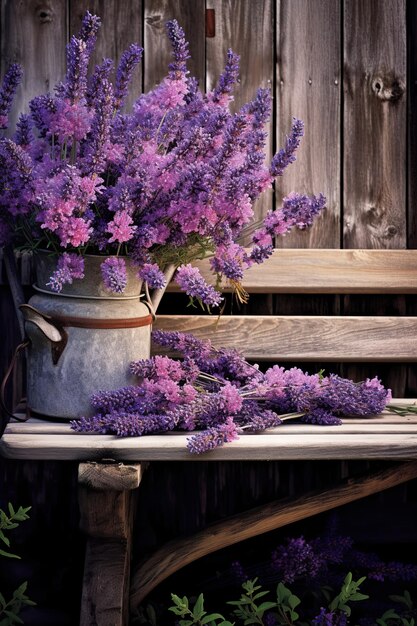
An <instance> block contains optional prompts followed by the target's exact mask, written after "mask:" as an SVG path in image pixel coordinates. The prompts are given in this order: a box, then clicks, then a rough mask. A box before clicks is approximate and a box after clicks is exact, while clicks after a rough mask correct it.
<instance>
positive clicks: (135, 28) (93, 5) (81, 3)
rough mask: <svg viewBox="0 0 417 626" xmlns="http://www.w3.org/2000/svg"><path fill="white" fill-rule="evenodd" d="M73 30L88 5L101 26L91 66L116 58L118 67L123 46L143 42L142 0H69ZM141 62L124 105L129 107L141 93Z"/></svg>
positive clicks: (77, 25)
mask: <svg viewBox="0 0 417 626" xmlns="http://www.w3.org/2000/svg"><path fill="white" fill-rule="evenodd" d="M69 8H70V32H71V34H76V33H77V32H78V31H79V29H80V26H81V20H82V18H83V16H84V14H85V12H86V10H87V9H88V10H89V11H90V13H93V14H95V15H98V16H99V17H100V18H101V21H102V23H101V28H100V31H99V34H98V37H97V43H96V47H95V50H94V54H93V55H92V57H91V69H93V68H94V66H95V65H96V64H97V63H101V61H102V60H103V59H104V58H110V59H113V60H114V62H115V67H116V68H117V65H118V63H119V61H120V57H121V55H122V54H123V52H124V50H125V49H126V48H127V47H128V46H129V45H130V44H131V43H138V44H139V45H141V46H143V24H142V0H135V2H109V1H108V0H107V2H106V0H69ZM142 81H143V76H142V65H140V67H136V69H135V71H134V73H133V77H132V82H131V85H130V88H129V94H128V97H127V98H126V104H125V108H126V110H129V108H130V107H131V105H132V104H133V102H134V101H135V100H136V99H137V98H138V97H139V95H140V94H141V93H142Z"/></svg>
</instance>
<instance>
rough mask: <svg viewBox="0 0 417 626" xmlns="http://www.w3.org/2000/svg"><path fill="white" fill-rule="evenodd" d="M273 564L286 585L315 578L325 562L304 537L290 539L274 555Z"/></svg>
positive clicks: (272, 557)
mask: <svg viewBox="0 0 417 626" xmlns="http://www.w3.org/2000/svg"><path fill="white" fill-rule="evenodd" d="M271 564H272V567H273V569H274V570H275V571H276V572H277V573H278V575H279V576H280V579H281V580H282V581H283V582H284V583H292V582H294V580H297V579H298V578H302V577H308V578H315V577H316V576H317V574H318V573H319V571H320V569H321V567H322V565H323V561H322V560H321V558H320V556H319V555H318V554H316V552H315V551H314V549H313V548H312V546H311V545H310V543H308V542H307V541H306V540H305V539H304V537H298V538H293V539H289V540H288V541H287V543H286V544H283V545H281V546H278V547H277V548H276V550H274V552H273V553H272V556H271Z"/></svg>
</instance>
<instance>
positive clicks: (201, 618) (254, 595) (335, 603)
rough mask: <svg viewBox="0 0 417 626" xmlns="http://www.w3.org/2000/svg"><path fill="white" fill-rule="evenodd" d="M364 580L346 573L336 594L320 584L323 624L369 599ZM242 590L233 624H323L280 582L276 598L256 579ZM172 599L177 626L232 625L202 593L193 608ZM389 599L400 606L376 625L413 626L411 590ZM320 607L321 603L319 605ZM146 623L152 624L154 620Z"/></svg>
mask: <svg viewBox="0 0 417 626" xmlns="http://www.w3.org/2000/svg"><path fill="white" fill-rule="evenodd" d="M364 581H365V577H362V578H359V579H358V580H356V581H355V580H353V576H352V574H351V573H350V572H349V574H347V576H346V577H345V579H344V581H343V584H342V586H341V589H340V591H339V593H338V594H337V595H334V592H332V589H331V588H330V587H329V586H324V587H323V589H322V592H323V593H322V597H323V598H325V599H326V604H327V609H322V611H325V613H326V617H325V619H326V624H331V623H334V624H338V623H339V620H340V616H341V615H343V614H345V615H346V616H347V617H349V616H350V615H351V607H350V606H349V605H350V603H352V602H355V603H356V602H361V601H363V600H367V599H368V597H369V596H367V595H366V594H364V593H362V592H361V591H360V586H361V585H362V583H363V582H364ZM242 590H243V592H242V593H241V595H240V598H239V599H238V600H231V601H229V602H228V603H227V604H229V605H230V606H232V607H234V608H233V617H235V618H236V619H237V620H238V621H237V622H233V624H235V623H236V624H242V625H243V626H250V625H251V624H258V625H260V626H266V624H267V623H269V621H268V619H266V616H269V617H272V616H273V618H274V619H275V622H274V623H276V624H278V625H279V626H306V625H308V624H312V623H322V622H317V621H316V620H317V618H315V619H314V620H312V616H311V615H310V617H309V618H307V616H306V615H303V616H301V615H300V613H301V611H302V610H303V609H302V607H301V605H302V604H303V602H302V601H301V599H300V598H298V597H297V596H296V595H295V594H294V593H293V592H292V591H291V589H289V588H288V587H286V586H285V585H284V584H283V583H282V582H280V583H279V584H278V586H277V588H276V600H275V601H272V600H267V599H265V598H266V596H267V595H268V594H270V591H268V590H265V589H263V588H262V585H261V584H259V581H258V579H257V578H254V579H253V580H247V581H246V582H245V583H243V584H242ZM171 598H172V601H173V602H174V606H172V607H170V609H169V610H170V611H172V612H173V613H174V614H175V615H177V616H178V617H181V618H183V619H181V620H180V621H179V622H178V624H179V626H203V625H205V624H206V625H208V626H233V624H232V623H231V622H229V621H227V620H226V619H225V618H224V617H223V615H221V614H220V613H211V614H207V613H206V611H205V610H204V597H203V594H200V595H199V596H198V598H197V600H196V602H195V604H194V606H192V607H191V606H190V601H189V599H188V597H187V596H183V597H182V598H180V597H179V596H176V595H174V594H172V595H171ZM389 598H390V600H391V601H392V602H394V603H398V604H400V605H402V609H401V610H399V611H396V610H395V609H394V608H392V609H389V610H388V611H386V612H385V613H384V614H383V615H382V617H381V618H379V619H377V620H376V624H377V626H416V622H415V619H414V617H413V614H414V612H415V610H414V608H413V602H412V599H411V596H410V593H409V592H408V591H405V592H404V594H403V595H402V596H400V595H395V596H394V595H393V596H389ZM321 606H323V605H322V604H321ZM304 611H305V609H304ZM146 623H147V624H149V623H151V624H152V625H153V623H154V622H146ZM323 623H324V622H323ZM155 624H156V621H155Z"/></svg>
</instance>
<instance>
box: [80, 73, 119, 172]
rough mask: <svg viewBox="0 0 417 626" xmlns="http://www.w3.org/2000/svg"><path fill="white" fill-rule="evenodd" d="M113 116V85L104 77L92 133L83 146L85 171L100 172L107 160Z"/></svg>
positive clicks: (98, 96)
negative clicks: (107, 147)
mask: <svg viewBox="0 0 417 626" xmlns="http://www.w3.org/2000/svg"><path fill="white" fill-rule="evenodd" d="M112 117H113V87H112V85H111V83H109V81H108V80H106V79H103V80H102V82H101V87H100V90H99V93H98V95H97V101H96V108H95V114H94V118H93V121H92V124H91V134H90V137H89V138H88V140H87V141H86V143H85V144H84V146H83V152H84V154H85V155H86V156H85V171H86V173H88V174H93V173H100V172H101V171H102V170H103V169H104V166H105V163H106V160H107V153H106V146H107V143H108V141H109V138H110V127H111V120H112Z"/></svg>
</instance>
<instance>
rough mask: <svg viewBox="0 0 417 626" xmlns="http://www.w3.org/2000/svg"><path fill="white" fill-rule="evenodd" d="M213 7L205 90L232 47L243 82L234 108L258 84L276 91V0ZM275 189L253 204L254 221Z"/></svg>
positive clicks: (225, 0) (219, 0) (237, 0)
mask: <svg viewBox="0 0 417 626" xmlns="http://www.w3.org/2000/svg"><path fill="white" fill-rule="evenodd" d="M207 7H209V8H212V9H214V13H215V22H216V30H215V36H214V37H213V38H208V39H207V40H206V54H207V60H206V72H207V73H206V89H207V91H209V90H210V89H213V88H214V87H215V86H216V84H217V81H218V78H219V76H220V74H221V73H222V71H223V69H224V66H225V63H226V59H227V51H228V49H229V48H231V49H232V50H233V52H235V53H237V54H238V55H239V56H240V81H239V84H238V85H236V88H235V90H234V102H233V103H232V105H231V110H232V111H237V110H239V109H240V107H241V106H242V105H243V104H245V103H246V102H250V101H251V100H253V99H254V98H255V97H256V92H257V90H258V88H259V87H263V88H270V89H271V91H272V90H273V78H274V64H273V55H274V7H273V0H256V2H253V0H208V2H207ZM265 130H266V131H267V133H268V139H267V143H266V146H265V154H266V158H267V162H269V161H270V159H271V156H272V144H273V132H274V129H273V122H272V116H271V121H270V122H269V123H268V124H267V125H266V127H265ZM272 205H273V197H272V190H268V191H266V192H265V193H263V194H262V196H261V197H260V198H258V200H257V201H256V202H255V204H254V207H253V209H254V214H255V218H254V219H255V220H259V219H260V218H261V217H262V216H264V215H265V214H266V212H267V211H268V210H269V209H271V208H272Z"/></svg>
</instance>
